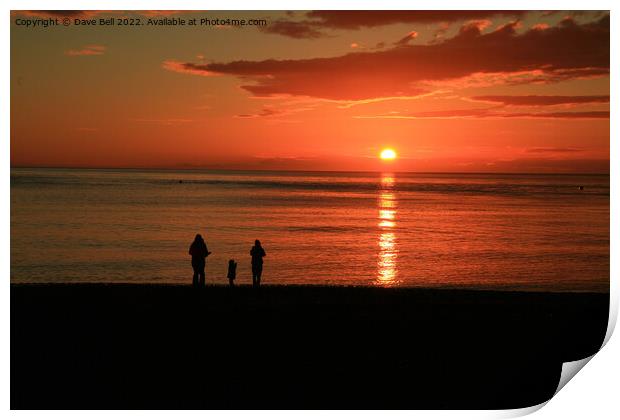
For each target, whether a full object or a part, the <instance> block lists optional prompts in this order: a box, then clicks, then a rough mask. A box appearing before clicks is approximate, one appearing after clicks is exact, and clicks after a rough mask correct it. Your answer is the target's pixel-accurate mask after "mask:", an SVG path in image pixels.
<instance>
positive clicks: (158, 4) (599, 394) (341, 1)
mask: <svg viewBox="0 0 620 420" xmlns="http://www.w3.org/2000/svg"><path fill="white" fill-rule="evenodd" d="M614 4H618V3H617V2H615V3H614V2H612V1H599V0H590V1H588V2H583V1H581V2H579V1H575V0H570V1H566V0H565V1H562V2H558V1H549V0H536V1H534V0H521V1H514V0H504V1H502V2H501V3H500V2H498V1H497V0H495V1H489V0H486V1H480V0H470V1H467V2H463V1H458V0H452V1H445V0H435V1H433V2H411V1H404V0H400V1H395V0H381V1H368V0H360V1H356V2H350V1H346V0H313V1H309V0H287V1H283V0H262V1H260V2H250V1H243V0H226V1H219V2H216V1H200V0H179V1H159V0H149V1H145V0H137V1H131V2H129V1H119V0H108V1H88V2H87V1H76V0H72V1H68V0H57V1H54V2H50V1H41V0H37V1H15V0H8V1H5V2H3V8H4V9H5V14H4V19H3V20H2V23H1V25H2V45H3V47H4V48H2V51H3V61H2V66H1V67H0V71H1V72H2V80H3V83H2V86H1V89H2V90H1V91H0V92H1V97H2V98H5V99H4V102H3V103H4V104H6V103H7V101H6V98H9V97H10V94H9V87H10V64H9V62H10V25H9V19H8V15H9V10H11V9H26V10H37V9H39V10H45V9H51V8H53V9H61V10H72V9H78V10H79V9H104V10H111V9H122V10H140V9H148V10H167V9H176V10H179V9H188V10H318V9H396V10H398V9H420V10H422V9H447V10H450V9H522V10H581V9H589V10H612V13H611V34H612V36H611V38H612V39H611V41H612V63H611V68H612V71H611V73H612V74H616V75H617V74H618V73H614V70H615V69H618V54H617V53H618V51H617V39H616V38H615V35H617V33H618V30H617V28H618V23H619V19H618V13H620V12H616V11H614V10H613V9H614V7H613V5H614ZM617 94H618V89H617V83H615V78H614V77H612V78H611V97H612V103H611V120H610V125H611V133H610V138H611V139H616V140H617V139H620V137H619V136H618V127H617V121H618V120H617V118H618V110H617V107H616V106H615V105H616V104H617V97H618V96H617ZM1 110H2V113H1V114H0V121H2V125H1V127H2V132H3V134H4V135H3V139H5V140H4V142H3V148H2V151H1V152H0V153H1V154H0V156H1V160H2V165H1V167H0V170H1V171H2V181H1V182H0V188H1V189H2V193H1V196H0V197H1V198H0V199H1V200H2V207H1V210H0V211H2V215H3V218H4V220H5V222H4V223H3V224H2V227H1V229H2V245H1V246H2V254H1V258H2V259H1V261H2V265H1V266H2V267H4V272H5V274H6V277H5V280H4V287H3V288H2V289H1V290H2V306H1V308H2V309H1V310H2V320H1V324H0V325H1V328H2V337H3V338H5V340H3V341H2V342H3V343H5V345H3V346H2V347H1V349H0V351H1V352H2V353H1V357H2V362H3V363H2V368H1V370H0V376H1V378H2V381H1V382H0V387H1V388H2V389H1V391H2V394H1V397H0V398H1V400H2V403H3V407H4V409H5V410H8V409H9V406H10V399H9V392H10V375H9V369H10V353H9V346H8V343H9V340H8V338H9V316H10V311H9V305H10V300H9V279H10V208H9V206H10V154H9V141H8V139H9V138H10V129H9V121H10V114H9V107H8V106H6V105H5V106H3V107H2V108H1ZM617 155H618V147H617V145H616V144H615V143H614V142H613V141H611V168H612V171H611V212H612V217H611V231H610V234H611V255H610V257H611V279H612V311H611V317H612V319H613V323H614V324H615V319H616V318H617V311H618V287H617V281H614V279H617V274H618V261H620V258H619V257H620V254H619V250H618V248H617V239H618V233H619V232H618V223H617V219H616V217H615V216H616V215H617V210H618V208H619V206H618V204H619V197H618V194H617V192H616V187H617V186H618V181H619V178H618V171H617V170H614V165H615V164H617V163H618V162H617V161H618V159H617ZM608 338H609V337H608ZM619 353H620V345H619V344H618V339H617V337H616V338H615V339H612V340H611V341H610V342H609V343H608V344H607V345H606V346H605V347H604V348H603V350H602V351H601V353H600V354H598V355H596V356H595V357H594V358H593V359H592V362H590V363H589V364H588V365H587V366H586V367H585V368H584V369H583V371H582V372H580V373H579V374H578V375H577V376H578V378H577V379H575V380H573V381H571V382H570V383H568V384H567V385H566V387H565V388H564V389H562V390H561V392H559V393H558V394H557V395H556V396H555V397H554V398H553V399H552V400H551V401H550V402H549V403H548V404H546V406H545V407H544V409H542V410H540V411H537V412H536V413H535V414H534V415H533V417H532V418H539V419H553V418H562V419H568V420H570V419H583V418H585V417H589V418H595V419H612V418H613V419H615V418H618V416H619V414H620V409H619V408H618V404H617V403H616V401H617V390H618V381H619V378H620V368H619V366H620V363H619V360H620V358H619V357H618V355H619ZM543 405H544V404H543ZM538 408H540V407H538ZM533 409H536V407H534V408H531V409H530V410H513V411H511V410H508V411H442V412H439V411H415V412H410V411H389V412H381V411H372V412H370V411H363V412H358V411H350V412H346V413H345V412H308V411H296V412H288V411H275V412H273V411H268V412H247V411H246V412H232V411H228V412H222V411H216V412H209V414H208V416H209V417H210V418H214V419H236V418H238V417H241V416H243V417H249V416H251V417H252V418H253V419H257V420H259V419H266V420H267V419H269V420H272V419H274V420H277V419H287V420H288V419H290V418H291V417H293V418H299V419H313V420H314V419H316V418H317V417H325V418H333V419H336V418H338V419H340V418H342V417H343V416H346V417H355V418H359V419H369V418H386V417H388V418H390V419H410V418H411V417H412V416H422V417H423V418H476V419H479V418H498V417H506V416H515V415H522V414H526V413H527V412H528V411H532V410H533ZM170 414H171V413H167V412H161V411H160V412H151V411H132V412H122V411H121V412H113V413H110V412H97V411H91V412H81V411H70V412H17V411H14V412H11V413H10V415H11V416H12V417H15V418H32V417H37V418H39V417H44V418H46V419H56V418H58V419H73V418H75V419H82V418H84V417H85V416H88V418H93V419H98V418H100V419H106V420H107V419H108V418H109V417H110V416H111V415H113V416H115V417H120V418H132V419H135V418H148V419H152V418H155V419H158V418H161V419H167V418H168V417H169V416H170ZM174 415H175V416H179V417H183V418H203V417H204V416H205V414H204V413H201V412H194V411H184V412H177V413H175V414H174Z"/></svg>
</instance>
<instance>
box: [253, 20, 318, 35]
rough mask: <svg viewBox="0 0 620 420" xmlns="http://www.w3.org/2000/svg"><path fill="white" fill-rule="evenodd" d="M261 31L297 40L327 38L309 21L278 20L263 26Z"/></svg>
mask: <svg viewBox="0 0 620 420" xmlns="http://www.w3.org/2000/svg"><path fill="white" fill-rule="evenodd" d="M259 30H260V31H261V32H265V33H268V34H277V35H284V36H288V37H289V38H296V39H302V38H303V39H313V38H322V37H324V36H326V34H324V33H323V32H321V31H320V30H318V29H316V28H315V26H314V25H313V24H312V23H311V22H307V21H301V22H297V21H292V20H276V21H274V22H270V23H269V25H267V26H261V27H260V28H259Z"/></svg>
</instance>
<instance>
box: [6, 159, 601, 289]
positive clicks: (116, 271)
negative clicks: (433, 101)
mask: <svg viewBox="0 0 620 420" xmlns="http://www.w3.org/2000/svg"><path fill="white" fill-rule="evenodd" d="M179 181H182V183H180V182H179ZM580 185H581V186H584V189H583V190H580V189H579V186H580ZM198 232H200V233H202V234H203V236H205V237H206V241H207V244H208V247H209V250H210V251H212V252H213V254H212V255H211V256H210V257H209V258H208V260H207V281H208V282H212V283H226V282H227V279H226V270H227V266H228V260H229V259H230V258H233V259H235V260H237V261H238V262H239V266H238V282H240V283H250V282H251V269H250V255H249V250H250V247H251V246H252V244H253V242H254V239H257V238H258V239H260V240H261V242H262V243H263V246H264V247H265V250H266V252H267V257H266V258H265V266H264V271H263V282H264V283H267V284H269V283H271V284H274V283H275V284H323V285H324V284H330V285H378V286H399V287H403V286H404V287H473V288H484V289H516V290H559V291H586V290H588V291H591V290H594V291H607V290H608V288H609V177H608V176H607V175H603V176H598V175H595V176H593V175H479V174H378V173H329V172H321V173H300V172H235V171H139V170H65V169H13V170H11V281H12V282H15V283H21V282H136V283H140V282H145V283H189V282H191V275H192V270H191V265H190V258H189V255H187V251H188V247H189V245H190V243H191V241H192V239H193V237H194V235H195V234H196V233H198Z"/></svg>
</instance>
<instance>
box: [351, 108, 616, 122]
mask: <svg viewBox="0 0 620 420" xmlns="http://www.w3.org/2000/svg"><path fill="white" fill-rule="evenodd" d="M354 118H360V119H404V120H421V119H464V118H467V119H469V118H522V119H537V118H549V119H588V120H591V119H609V111H575V112H504V111H498V109H497V108H479V109H453V110H445V111H426V112H412V113H400V112H393V113H388V114H383V115H358V116H355V117H354Z"/></svg>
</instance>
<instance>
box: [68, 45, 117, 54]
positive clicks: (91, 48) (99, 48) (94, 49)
mask: <svg viewBox="0 0 620 420" xmlns="http://www.w3.org/2000/svg"><path fill="white" fill-rule="evenodd" d="M106 50H107V47H106V46H105V45H86V46H84V47H82V48H80V49H75V50H67V51H65V55H68V56H70V57H75V56H80V55H103V54H104V53H105V52H106Z"/></svg>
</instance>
